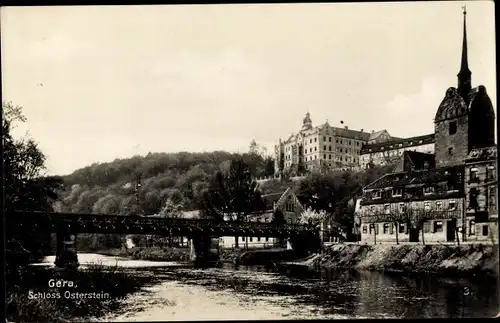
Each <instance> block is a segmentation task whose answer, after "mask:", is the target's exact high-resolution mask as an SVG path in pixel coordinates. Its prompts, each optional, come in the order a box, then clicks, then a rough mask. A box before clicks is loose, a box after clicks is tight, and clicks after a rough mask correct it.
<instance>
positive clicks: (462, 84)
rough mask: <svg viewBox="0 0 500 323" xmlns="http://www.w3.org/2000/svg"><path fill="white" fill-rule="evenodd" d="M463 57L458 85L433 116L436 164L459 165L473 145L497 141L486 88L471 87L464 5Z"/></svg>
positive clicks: (489, 144) (438, 165)
mask: <svg viewBox="0 0 500 323" xmlns="http://www.w3.org/2000/svg"><path fill="white" fill-rule="evenodd" d="M463 14H464V25H463V42H462V60H461V65H460V71H459V73H458V75H457V77H458V87H457V88H454V87H450V88H449V89H447V90H446V95H445V97H444V99H443V101H442V102H441V104H440V105H439V108H438V111H437V113H436V116H435V118H434V129H435V139H436V142H435V154H436V167H443V166H449V165H458V164H461V163H462V162H463V160H464V159H465V158H466V157H467V156H468V154H469V152H470V151H471V150H472V149H473V148H479V147H487V146H492V145H494V143H495V140H494V132H495V112H494V110H493V105H492V103H491V100H490V98H489V97H488V94H487V93H486V88H485V87H484V86H483V85H480V86H478V87H476V88H471V75H472V73H471V71H470V69H469V64H468V53H467V27H466V15H467V11H466V10H465V8H464V12H463Z"/></svg>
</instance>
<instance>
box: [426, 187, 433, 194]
mask: <svg viewBox="0 0 500 323" xmlns="http://www.w3.org/2000/svg"><path fill="white" fill-rule="evenodd" d="M433 193H434V187H433V186H427V187H424V195H430V194H433Z"/></svg>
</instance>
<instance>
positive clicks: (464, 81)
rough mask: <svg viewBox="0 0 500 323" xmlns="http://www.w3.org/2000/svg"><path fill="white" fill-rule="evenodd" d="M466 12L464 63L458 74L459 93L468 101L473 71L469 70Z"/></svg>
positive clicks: (463, 43)
mask: <svg viewBox="0 0 500 323" xmlns="http://www.w3.org/2000/svg"><path fill="white" fill-rule="evenodd" d="M462 9H463V10H464V36H463V42H462V62H461V64H460V72H458V75H457V76H458V93H459V94H460V96H461V97H462V98H464V99H465V100H466V101H467V95H468V93H469V91H470V89H471V74H472V73H471V71H470V70H469V60H468V57H467V22H466V16H467V9H466V7H465V6H463V7H462Z"/></svg>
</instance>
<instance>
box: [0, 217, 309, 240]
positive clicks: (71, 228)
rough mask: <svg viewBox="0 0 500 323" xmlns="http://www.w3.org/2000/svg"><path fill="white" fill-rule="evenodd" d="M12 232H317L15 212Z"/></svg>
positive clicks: (240, 224)
mask: <svg viewBox="0 0 500 323" xmlns="http://www.w3.org/2000/svg"><path fill="white" fill-rule="evenodd" d="M6 227H7V228H8V229H9V230H24V229H27V228H29V227H31V228H33V227H35V228H36V229H37V230H43V231H50V232H60V231H64V232H68V233H70V232H71V233H118V234H155V235H174V236H191V235H194V234H200V233H202V234H209V235H212V236H235V235H237V236H263V237H265V236H268V237H286V236H290V235H292V234H296V233H300V232H304V231H309V232H310V231H317V230H318V228H315V227H313V226H311V225H301V224H284V225H275V224H273V223H261V222H233V221H231V222H229V221H216V220H212V219H182V218H164V217H158V216H137V215H131V216H123V215H109V214H75V213H48V212H14V213H13V214H8V215H7V216H6Z"/></svg>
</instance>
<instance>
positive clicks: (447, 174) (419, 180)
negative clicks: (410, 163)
mask: <svg viewBox="0 0 500 323" xmlns="http://www.w3.org/2000/svg"><path fill="white" fill-rule="evenodd" d="M463 171H464V166H463V165H458V166H448V167H440V168H435V169H431V170H415V171H410V172H397V173H391V174H386V175H384V176H382V177H381V178H379V179H378V180H376V181H375V182H373V183H371V184H368V185H367V186H365V187H364V190H372V189H382V188H387V187H403V186H406V185H410V184H412V185H418V184H431V183H432V184H435V183H439V182H444V181H447V180H448V179H450V178H456V177H457V175H458V174H459V173H460V174H462V173H463Z"/></svg>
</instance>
